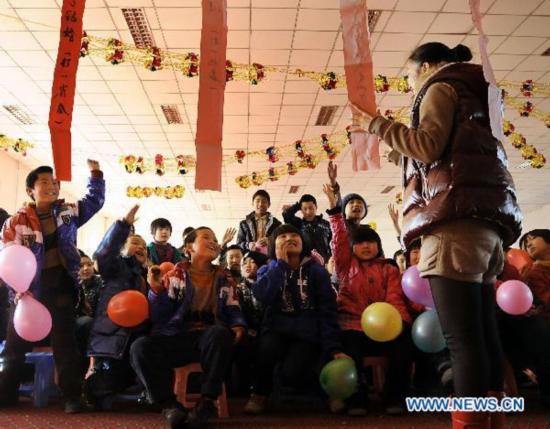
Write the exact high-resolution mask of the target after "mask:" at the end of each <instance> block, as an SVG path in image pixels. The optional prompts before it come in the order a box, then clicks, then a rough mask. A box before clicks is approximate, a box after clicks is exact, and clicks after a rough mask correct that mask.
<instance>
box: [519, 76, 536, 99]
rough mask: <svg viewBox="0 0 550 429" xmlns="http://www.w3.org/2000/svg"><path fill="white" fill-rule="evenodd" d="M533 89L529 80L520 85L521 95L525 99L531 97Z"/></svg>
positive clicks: (533, 86)
mask: <svg viewBox="0 0 550 429" xmlns="http://www.w3.org/2000/svg"><path fill="white" fill-rule="evenodd" d="M534 89H535V85H534V83H533V81H532V80H531V79H529V80H525V81H523V83H522V84H521V93H522V95H523V96H525V97H531V96H532V95H533V91H534Z"/></svg>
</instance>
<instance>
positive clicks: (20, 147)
mask: <svg viewBox="0 0 550 429" xmlns="http://www.w3.org/2000/svg"><path fill="white" fill-rule="evenodd" d="M13 150H14V151H15V152H19V153H21V155H23V156H27V151H26V149H25V141H24V140H23V139H17V140H16V141H15V143H14V144H13Z"/></svg>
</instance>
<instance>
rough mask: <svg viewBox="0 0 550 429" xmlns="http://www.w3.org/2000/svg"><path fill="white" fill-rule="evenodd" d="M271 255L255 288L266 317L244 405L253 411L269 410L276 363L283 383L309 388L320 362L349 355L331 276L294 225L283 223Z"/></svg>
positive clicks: (315, 376)
mask: <svg viewBox="0 0 550 429" xmlns="http://www.w3.org/2000/svg"><path fill="white" fill-rule="evenodd" d="M270 256H271V258H272V261H271V262H270V263H269V264H268V265H267V266H264V267H262V268H261V269H260V271H259V272H258V279H257V281H256V284H255V285H254V286H253V293H254V296H255V297H256V299H257V300H258V301H259V302H260V303H261V305H262V306H263V307H264V308H265V316H264V320H263V324H262V330H261V334H260V345H259V355H258V364H257V366H256V374H255V377H254V378H255V381H254V383H253V389H252V390H253V394H252V396H251V397H250V399H249V401H248V403H247V404H246V406H245V412H247V413H250V414H260V413H262V412H263V411H264V410H265V408H266V402H267V397H268V396H269V394H270V393H271V391H272V387H273V373H274V370H275V367H276V366H277V364H279V363H280V367H281V378H282V381H283V384H285V385H289V386H292V387H305V386H307V385H308V383H311V382H312V381H313V380H318V373H317V369H318V368H319V364H320V363H321V360H324V361H326V360H331V359H333V358H334V359H335V358H338V357H344V356H345V355H343V353H341V346H340V341H339V338H338V335H339V329H338V323H337V320H336V294H335V292H334V290H333V289H332V287H331V285H330V277H329V274H328V272H327V271H326V270H325V269H324V268H323V267H322V266H321V265H319V264H318V263H317V262H315V261H314V260H312V259H311V258H310V257H309V252H308V250H307V249H306V248H304V246H303V239H302V236H301V234H300V231H299V230H298V229H297V228H296V227H294V226H292V225H289V224H285V225H282V226H280V227H278V228H277V229H276V230H275V232H274V233H273V242H272V244H271V249H270ZM320 358H321V359H320Z"/></svg>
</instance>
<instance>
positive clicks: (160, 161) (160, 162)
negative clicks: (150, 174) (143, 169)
mask: <svg viewBox="0 0 550 429" xmlns="http://www.w3.org/2000/svg"><path fill="white" fill-rule="evenodd" d="M165 171H166V168H165V166H164V157H163V156H162V155H161V154H160V153H157V154H156V155H155V173H156V174H157V176H164V172H165Z"/></svg>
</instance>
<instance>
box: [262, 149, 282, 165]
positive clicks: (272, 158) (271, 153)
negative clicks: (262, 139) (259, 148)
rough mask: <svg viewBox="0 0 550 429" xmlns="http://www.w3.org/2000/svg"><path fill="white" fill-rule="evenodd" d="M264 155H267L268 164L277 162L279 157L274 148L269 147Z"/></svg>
mask: <svg viewBox="0 0 550 429" xmlns="http://www.w3.org/2000/svg"><path fill="white" fill-rule="evenodd" d="M265 153H266V155H267V158H268V161H269V162H271V163H274V162H277V161H279V156H278V155H277V149H276V148H275V146H269V147H268V148H267V149H266V150H265Z"/></svg>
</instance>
